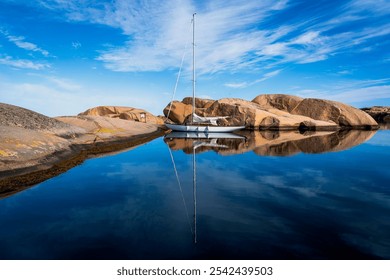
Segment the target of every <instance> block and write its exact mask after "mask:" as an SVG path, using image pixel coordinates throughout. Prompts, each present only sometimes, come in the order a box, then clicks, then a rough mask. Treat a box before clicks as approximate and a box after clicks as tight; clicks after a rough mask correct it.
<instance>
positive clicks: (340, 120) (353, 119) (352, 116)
mask: <svg viewBox="0 0 390 280" xmlns="http://www.w3.org/2000/svg"><path fill="white" fill-rule="evenodd" d="M252 102H255V103H257V104H259V105H261V106H263V107H265V108H276V109H279V110H283V111H286V112H288V113H290V114H293V115H301V116H307V117H310V118H312V119H315V120H321V121H332V122H335V123H336V124H337V125H338V126H340V127H354V128H371V127H375V126H377V125H378V124H377V123H376V121H375V120H374V119H373V118H372V117H370V116H369V115H368V114H366V113H364V112H362V111H361V110H359V109H357V108H354V107H352V106H349V105H346V104H344V103H341V102H336V101H330V100H324V99H315V98H305V99H302V98H300V97H296V96H291V95H283V94H264V95H259V96H257V97H256V98H255V99H253V100H252Z"/></svg>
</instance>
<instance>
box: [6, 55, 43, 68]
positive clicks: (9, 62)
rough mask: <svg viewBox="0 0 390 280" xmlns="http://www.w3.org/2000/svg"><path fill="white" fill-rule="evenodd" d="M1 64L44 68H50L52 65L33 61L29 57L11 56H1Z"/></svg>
mask: <svg viewBox="0 0 390 280" xmlns="http://www.w3.org/2000/svg"><path fill="white" fill-rule="evenodd" d="M0 64H3V65H8V66H11V67H15V68H20V69H33V70H42V69H46V68H50V65H49V64H47V63H40V62H33V61H31V60H27V59H14V58H12V57H10V56H5V57H1V58H0Z"/></svg>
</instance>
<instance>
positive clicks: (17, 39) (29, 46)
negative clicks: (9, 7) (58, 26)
mask: <svg viewBox="0 0 390 280" xmlns="http://www.w3.org/2000/svg"><path fill="white" fill-rule="evenodd" d="M0 33H1V34H3V35H4V36H5V37H6V38H7V40H8V41H9V42H11V43H14V44H15V45H16V46H17V47H19V48H21V49H24V50H28V51H33V52H38V53H40V54H42V55H43V56H46V57H47V56H49V52H48V51H47V50H44V49H42V48H40V47H38V46H37V45H36V44H34V43H31V42H28V41H26V38H25V37H23V36H14V35H11V34H9V32H8V31H6V30H3V29H0Z"/></svg>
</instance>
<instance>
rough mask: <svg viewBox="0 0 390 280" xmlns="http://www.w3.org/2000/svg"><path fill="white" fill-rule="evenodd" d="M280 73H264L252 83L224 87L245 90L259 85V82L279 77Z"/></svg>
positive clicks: (230, 84) (277, 71) (278, 71)
mask: <svg viewBox="0 0 390 280" xmlns="http://www.w3.org/2000/svg"><path fill="white" fill-rule="evenodd" d="M281 71H282V70H281V69H278V70H274V71H272V72H268V73H265V74H264V75H263V76H262V77H261V78H260V79H257V80H254V81H252V82H240V83H226V84H225V86H226V87H230V88H246V87H249V86H252V85H255V84H258V83H261V82H263V81H265V80H268V79H270V78H272V77H275V76H277V75H279V73H280V72H281Z"/></svg>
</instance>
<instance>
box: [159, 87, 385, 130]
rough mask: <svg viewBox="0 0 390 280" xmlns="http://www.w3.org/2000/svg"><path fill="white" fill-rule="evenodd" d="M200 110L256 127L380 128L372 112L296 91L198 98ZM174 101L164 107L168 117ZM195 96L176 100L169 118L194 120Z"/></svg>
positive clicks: (223, 121) (228, 122)
mask: <svg viewBox="0 0 390 280" xmlns="http://www.w3.org/2000/svg"><path fill="white" fill-rule="evenodd" d="M195 106H196V110H195V112H196V114H198V115H200V116H204V117H216V116H228V118H226V119H221V120H219V125H222V126H230V125H233V126H236V125H245V126H246V128H247V129H253V130H297V129H299V130H337V129H340V128H356V129H377V128H378V124H377V123H376V122H375V120H374V119H373V118H372V117H370V116H369V115H368V114H366V113H364V112H362V111H361V110H359V109H356V108H354V107H352V106H349V105H346V104H343V103H340V102H335V101H329V100H322V99H312V98H306V99H303V98H300V97H297V96H292V95H283V94H269V95H259V96H257V97H256V98H254V99H253V100H252V101H247V100H243V99H238V98H223V99H219V100H216V101H213V100H210V99H201V98H197V99H196V104H195ZM169 107H170V104H168V105H167V106H166V107H165V109H164V114H165V116H166V117H167V116H168V111H169ZM191 113H192V98H190V97H186V98H184V99H183V101H182V102H179V101H174V102H173V103H172V106H171V111H170V114H169V119H170V120H171V121H172V122H174V123H186V122H188V121H190V119H191Z"/></svg>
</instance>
